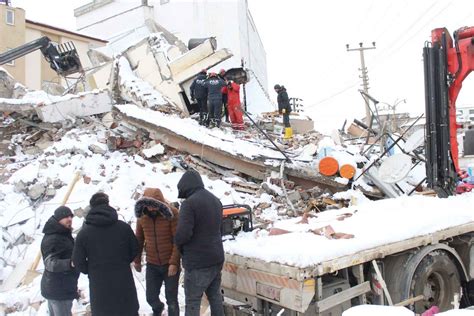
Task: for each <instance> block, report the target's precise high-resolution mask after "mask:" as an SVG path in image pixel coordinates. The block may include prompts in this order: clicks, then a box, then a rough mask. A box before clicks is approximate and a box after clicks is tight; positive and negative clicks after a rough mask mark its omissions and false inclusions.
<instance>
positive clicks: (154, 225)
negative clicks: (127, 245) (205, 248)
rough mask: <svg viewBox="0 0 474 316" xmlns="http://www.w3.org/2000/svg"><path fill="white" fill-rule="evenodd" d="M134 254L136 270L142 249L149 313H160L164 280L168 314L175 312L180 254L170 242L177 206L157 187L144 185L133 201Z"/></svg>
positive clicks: (172, 315)
mask: <svg viewBox="0 0 474 316" xmlns="http://www.w3.org/2000/svg"><path fill="white" fill-rule="evenodd" d="M135 215H136V216H137V226H136V231H135V234H136V236H137V239H138V245H139V248H138V256H137V257H136V258H135V262H134V266H135V269H136V270H137V271H138V272H140V271H141V268H142V265H141V262H142V251H143V248H145V253H146V300H147V302H148V304H150V306H151V307H152V309H153V315H154V316H156V315H161V314H162V312H163V310H164V304H163V303H162V302H161V301H160V292H161V286H162V285H163V283H164V284H165V297H166V305H168V315H169V316H179V303H178V285H179V274H180V272H179V268H180V255H179V251H178V249H177V248H176V246H175V245H174V241H173V239H174V236H175V234H176V226H177V225H178V210H177V209H176V208H175V207H174V206H171V205H170V204H169V203H168V202H167V201H166V200H165V198H164V196H163V193H162V192H161V190H160V189H158V188H146V189H145V192H144V193H143V197H142V198H141V199H140V200H138V201H137V203H136V204H135Z"/></svg>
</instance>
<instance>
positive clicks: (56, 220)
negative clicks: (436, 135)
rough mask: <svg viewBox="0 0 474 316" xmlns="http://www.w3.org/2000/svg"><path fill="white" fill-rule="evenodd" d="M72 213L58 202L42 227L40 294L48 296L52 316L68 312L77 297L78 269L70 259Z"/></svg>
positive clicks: (72, 245)
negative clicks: (58, 204) (58, 205)
mask: <svg viewBox="0 0 474 316" xmlns="http://www.w3.org/2000/svg"><path fill="white" fill-rule="evenodd" d="M73 216H74V215H73V214H72V212H71V209H70V208H69V207H67V206H60V207H58V208H57V209H56V210H55V211H54V215H53V216H51V217H50V218H49V219H48V221H47V222H46V224H45V225H44V228H43V233H44V237H43V240H42V241H41V255H42V256H43V262H44V273H43V277H42V278H41V295H43V297H44V298H46V299H47V300H48V308H49V314H50V315H53V316H65V315H71V307H72V301H73V300H74V299H76V298H77V297H78V295H77V279H78V278H79V272H76V270H75V269H74V267H73V264H72V261H71V256H72V250H73V248H74V238H72V234H71V232H72V218H73Z"/></svg>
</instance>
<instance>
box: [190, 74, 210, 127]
mask: <svg viewBox="0 0 474 316" xmlns="http://www.w3.org/2000/svg"><path fill="white" fill-rule="evenodd" d="M206 79H207V71H206V70H205V69H203V70H201V72H200V73H199V74H198V75H197V77H196V79H194V81H193V83H192V84H191V87H190V92H191V101H194V100H196V101H197V104H198V107H199V124H200V125H204V124H206V122H207V115H208V114H207V113H208V109H207V88H206V86H205V84H204V83H205V82H206Z"/></svg>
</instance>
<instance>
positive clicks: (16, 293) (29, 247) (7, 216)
mask: <svg viewBox="0 0 474 316" xmlns="http://www.w3.org/2000/svg"><path fill="white" fill-rule="evenodd" d="M105 136H106V130H105V128H102V127H93V128H90V129H73V130H71V131H69V132H68V133H66V134H65V135H64V136H63V138H62V139H61V140H60V141H58V142H55V143H53V145H52V146H50V147H49V148H47V149H46V150H45V151H44V153H43V154H41V155H40V156H38V157H37V158H36V159H30V160H29V162H25V166H24V167H22V168H19V169H18V170H16V171H13V172H14V173H13V175H12V176H11V177H10V178H9V179H8V180H7V181H6V182H5V183H2V184H1V185H0V189H1V192H2V194H3V195H2V199H0V223H1V227H2V229H3V238H2V239H0V251H1V253H2V254H3V255H2V259H3V263H4V264H1V265H0V279H1V280H2V281H3V282H5V281H6V280H7V279H8V278H9V276H10V274H11V273H12V271H13V268H14V267H15V266H16V265H18V264H21V262H31V260H32V258H34V257H35V256H36V254H37V252H38V250H39V242H40V241H41V239H42V237H43V235H42V233H41V231H42V228H43V225H44V224H45V222H46V221H47V219H48V218H49V217H50V216H51V215H52V213H53V211H54V209H55V208H57V207H58V206H59V205H60V204H61V203H62V199H63V197H64V196H65V194H66V191H67V190H68V185H67V184H68V183H70V182H71V180H72V178H73V177H74V174H75V173H76V172H79V173H80V174H81V180H80V181H79V182H78V183H77V184H76V186H75V187H74V190H73V191H72V194H71V196H70V197H69V200H68V202H67V205H68V206H69V207H70V208H71V209H72V210H73V211H74V213H75V215H76V216H75V217H74V219H73V228H74V231H75V232H77V231H78V230H79V229H80V227H81V226H82V224H83V220H84V216H85V214H86V212H87V206H88V204H89V198H90V196H91V195H92V194H94V193H95V192H97V191H104V192H105V193H107V194H108V195H109V196H110V201H111V205H112V206H113V207H115V208H116V209H117V210H118V214H119V218H120V219H121V220H123V221H125V222H128V223H129V224H131V225H132V227H133V228H134V223H135V217H134V211H133V208H134V204H135V201H136V198H138V197H139V196H140V194H141V192H142V191H143V189H144V188H145V187H159V188H160V189H161V190H162V191H163V193H164V195H165V197H166V198H168V199H169V200H170V201H173V200H175V199H176V197H177V193H178V192H177V187H176V185H177V183H178V181H179V179H180V178H181V176H182V173H183V172H182V171H179V170H178V171H176V172H168V171H166V172H165V171H164V170H165V169H166V170H169V166H167V165H165V164H163V163H161V162H160V163H151V162H149V161H147V160H145V159H143V158H142V157H141V156H139V155H128V154H127V153H125V152H119V151H113V152H110V151H108V150H107V146H106V145H105V144H104V137H105ZM94 146H95V147H100V148H102V149H103V150H104V151H105V153H104V154H97V153H94V151H93V150H91V149H93V147H94ZM203 180H204V183H205V186H206V187H207V188H208V189H209V190H211V191H212V192H213V193H214V194H215V195H216V196H218V197H219V198H220V199H221V201H222V202H223V203H224V204H226V203H227V204H230V203H249V204H252V205H254V204H255V203H256V202H255V201H253V199H252V198H251V197H250V196H249V195H246V194H242V193H237V192H236V191H234V190H233V189H232V188H231V187H230V185H229V184H228V183H226V182H224V181H222V180H211V179H209V178H208V177H206V176H203ZM53 182H54V184H53ZM36 184H41V185H43V186H44V187H46V188H48V187H52V186H53V185H55V186H56V187H57V191H56V194H55V196H54V197H53V198H51V199H49V200H47V199H46V198H45V199H44V200H43V198H38V199H37V200H36V201H34V200H31V197H30V196H28V195H27V194H25V193H24V191H20V190H19V189H20V188H24V187H28V186H32V185H36ZM42 269H43V267H42V263H41V262H40V266H39V267H38V270H39V271H41V270H42ZM135 277H136V282H137V290H138V291H139V298H140V303H141V306H142V309H141V311H142V312H149V306H148V304H147V303H146V300H145V294H144V287H143V284H142V283H143V282H144V273H141V274H138V273H135ZM40 278H41V277H40V276H39V277H37V278H36V279H35V280H34V281H33V283H32V284H30V285H28V286H22V287H19V288H17V289H13V290H10V291H7V292H3V293H1V294H0V307H1V308H0V310H2V309H3V310H7V311H8V310H10V311H15V310H16V311H22V312H24V313H25V314H28V315H35V313H36V309H35V308H32V307H31V306H35V304H36V305H40V306H39V309H38V312H37V313H38V315H43V314H45V313H46V307H45V304H41V303H42V302H43V301H44V300H43V299H42V297H41V295H40V294H39V293H40V291H39V281H40ZM79 288H80V290H81V292H82V293H83V296H84V300H85V301H86V302H87V301H88V281H87V277H85V276H82V277H81V279H80V281H79ZM180 295H182V293H181V294H180ZM36 307H37V308H38V306H36ZM83 308H84V306H82V305H78V304H76V305H75V310H76V311H80V310H81V309H83Z"/></svg>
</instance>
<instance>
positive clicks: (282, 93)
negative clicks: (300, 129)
mask: <svg viewBox="0 0 474 316" xmlns="http://www.w3.org/2000/svg"><path fill="white" fill-rule="evenodd" d="M274 89H275V92H276V93H278V96H277V102H278V112H279V113H280V114H283V124H284V125H285V127H291V126H290V112H291V105H290V99H289V98H288V93H287V92H286V88H285V87H284V86H280V85H279V84H276V85H275V87H274Z"/></svg>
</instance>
